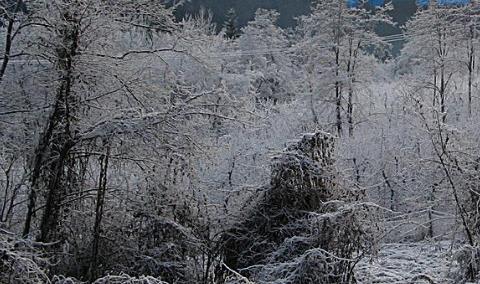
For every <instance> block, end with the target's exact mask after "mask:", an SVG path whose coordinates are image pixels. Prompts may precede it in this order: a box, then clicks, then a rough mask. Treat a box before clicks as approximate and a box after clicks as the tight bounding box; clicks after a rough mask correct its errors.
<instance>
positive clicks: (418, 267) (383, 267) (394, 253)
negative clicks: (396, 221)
mask: <svg viewBox="0 0 480 284" xmlns="http://www.w3.org/2000/svg"><path fill="white" fill-rule="evenodd" d="M454 254H455V249H453V250H452V249H451V243H450V242H447V241H444V242H439V243H437V244H435V245H433V244H431V243H430V244H429V243H421V242H420V243H401V244H400V243H394V244H384V245H382V247H381V248H380V250H379V252H378V256H377V257H376V258H365V259H364V260H362V261H361V262H360V263H359V264H358V265H357V266H356V277H357V280H358V283H363V284H373V283H376V284H381V283H389V284H391V283H399V284H400V283H402V284H406V283H437V284H448V283H456V282H455V280H454V279H453V276H452V275H453V272H454V271H455V270H456V269H457V268H458V263H457V262H456V261H455V259H454V257H453V256H454ZM427 279H431V280H432V281H433V282H431V281H428V280H427Z"/></svg>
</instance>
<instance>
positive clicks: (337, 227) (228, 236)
mask: <svg viewBox="0 0 480 284" xmlns="http://www.w3.org/2000/svg"><path fill="white" fill-rule="evenodd" d="M334 143H335V141H334V138H333V137H332V136H331V135H329V134H325V133H321V132H319V133H315V134H308V135H305V136H304V137H303V138H302V140H301V141H300V142H298V143H296V144H293V145H291V146H289V147H287V148H286V149H285V150H284V151H283V152H282V153H281V154H279V155H278V156H277V157H275V158H274V159H273V165H272V174H271V182H270V185H268V186H265V187H264V188H261V189H259V194H257V195H255V196H254V197H252V199H251V200H249V204H250V205H249V206H248V207H247V209H246V212H245V213H244V215H242V216H241V217H240V218H241V219H240V222H239V223H238V224H234V225H233V228H232V229H230V230H228V231H227V232H226V233H225V235H224V238H225V241H226V243H225V245H224V247H225V248H224V252H223V254H224V259H225V260H224V261H225V265H226V267H228V268H229V269H233V270H235V271H239V272H240V274H242V275H246V276H248V278H249V279H252V281H254V282H258V283H270V282H275V283H349V282H351V281H353V279H354V276H353V270H352V268H353V267H354V266H355V263H356V262H357V261H358V260H359V259H360V258H361V257H362V253H365V252H366V251H367V250H368V249H369V246H370V245H371V233H372V232H371V231H369V230H368V229H367V227H366V226H365V224H366V223H364V221H366V220H367V219H368V217H369V216H368V213H367V210H366V209H367V208H364V207H363V205H362V204H360V203H359V204H356V203H355V202H357V201H359V200H360V199H361V196H358V195H356V194H355V193H354V192H353V191H349V190H345V189H341V188H339V187H338V185H337V184H336V178H335V172H334V168H333V163H334V160H333V151H334ZM226 273H227V274H228V271H226Z"/></svg>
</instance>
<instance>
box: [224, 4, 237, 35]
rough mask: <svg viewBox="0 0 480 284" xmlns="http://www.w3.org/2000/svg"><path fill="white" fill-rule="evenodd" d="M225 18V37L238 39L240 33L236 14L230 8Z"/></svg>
mask: <svg viewBox="0 0 480 284" xmlns="http://www.w3.org/2000/svg"><path fill="white" fill-rule="evenodd" d="M225 18H226V20H225V23H224V25H223V28H224V30H225V37H226V38H229V39H235V38H237V37H239V35H240V31H239V29H238V23H237V13H236V12H235V9H233V8H231V9H230V10H228V12H227V14H226V15H225Z"/></svg>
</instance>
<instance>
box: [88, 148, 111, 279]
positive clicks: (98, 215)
mask: <svg viewBox="0 0 480 284" xmlns="http://www.w3.org/2000/svg"><path fill="white" fill-rule="evenodd" d="M104 144H106V143H104ZM109 156H110V146H108V145H107V150H106V153H105V154H104V155H102V156H101V157H100V176H99V179H98V191H97V202H96V208H95V225H94V227H93V241H92V242H93V243H92V255H91V261H90V281H91V282H93V281H94V280H95V279H96V277H97V269H96V267H97V264H98V248H99V245H100V232H101V223H102V218H103V205H104V204H105V193H106V191H107V173H108V159H109Z"/></svg>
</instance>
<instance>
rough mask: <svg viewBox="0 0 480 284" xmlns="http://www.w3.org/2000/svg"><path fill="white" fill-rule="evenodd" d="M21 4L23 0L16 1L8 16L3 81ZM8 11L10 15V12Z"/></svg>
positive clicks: (0, 69)
mask: <svg viewBox="0 0 480 284" xmlns="http://www.w3.org/2000/svg"><path fill="white" fill-rule="evenodd" d="M21 4H22V0H17V2H16V3H15V8H14V9H13V13H12V15H10V16H9V17H8V23H7V34H6V36H5V51H4V52H3V61H2V65H1V66H0V82H1V81H2V79H3V76H4V75H5V71H7V66H8V62H9V61H10V55H11V50H12V42H13V26H14V24H15V16H16V15H17V13H18V11H19V10H20V5H21ZM6 13H7V15H8V12H6Z"/></svg>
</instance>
